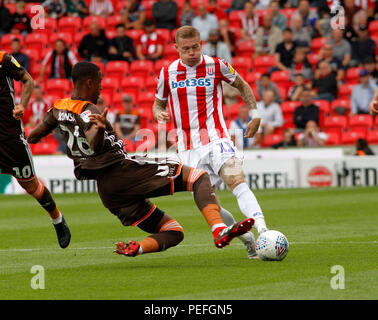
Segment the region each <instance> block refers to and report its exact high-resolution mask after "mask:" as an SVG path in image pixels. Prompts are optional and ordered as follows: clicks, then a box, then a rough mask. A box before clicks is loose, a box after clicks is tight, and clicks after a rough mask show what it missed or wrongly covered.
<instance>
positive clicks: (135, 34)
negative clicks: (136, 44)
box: [126, 29, 144, 41]
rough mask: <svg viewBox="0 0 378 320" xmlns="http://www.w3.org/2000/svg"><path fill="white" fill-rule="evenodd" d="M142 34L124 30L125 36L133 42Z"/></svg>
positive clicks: (136, 30)
mask: <svg viewBox="0 0 378 320" xmlns="http://www.w3.org/2000/svg"><path fill="white" fill-rule="evenodd" d="M143 33H144V31H143V30H139V29H132V30H126V35H127V36H128V37H130V38H131V39H133V40H134V41H136V40H138V39H139V38H140V36H141V35H142V34H143Z"/></svg>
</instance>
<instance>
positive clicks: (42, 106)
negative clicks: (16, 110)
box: [25, 85, 49, 128]
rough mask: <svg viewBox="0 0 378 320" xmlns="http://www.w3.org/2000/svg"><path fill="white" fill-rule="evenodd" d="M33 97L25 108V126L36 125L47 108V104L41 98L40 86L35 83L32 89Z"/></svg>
mask: <svg viewBox="0 0 378 320" xmlns="http://www.w3.org/2000/svg"><path fill="white" fill-rule="evenodd" d="M33 96H34V98H32V99H31V101H30V102H29V106H28V108H27V109H26V113H25V118H26V119H27V123H26V124H25V126H26V127H33V128H34V127H35V126H37V125H38V124H39V123H40V122H41V121H42V119H43V117H44V116H45V113H46V112H47V110H48V109H49V104H48V103H47V101H46V100H44V99H43V91H42V87H41V86H39V85H36V86H35V87H34V90H33Z"/></svg>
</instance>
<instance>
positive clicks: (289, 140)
mask: <svg viewBox="0 0 378 320" xmlns="http://www.w3.org/2000/svg"><path fill="white" fill-rule="evenodd" d="M296 145H297V142H296V141H295V136H294V130H293V129H292V128H286V129H285V130H284V132H283V134H282V141H281V142H279V143H276V144H274V145H272V148H274V149H283V148H287V147H295V146H296Z"/></svg>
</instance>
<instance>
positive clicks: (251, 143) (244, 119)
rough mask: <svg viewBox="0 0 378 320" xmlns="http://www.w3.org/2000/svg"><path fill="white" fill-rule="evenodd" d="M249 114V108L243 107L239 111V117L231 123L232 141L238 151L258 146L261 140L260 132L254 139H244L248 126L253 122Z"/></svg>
mask: <svg viewBox="0 0 378 320" xmlns="http://www.w3.org/2000/svg"><path fill="white" fill-rule="evenodd" d="M249 113H250V111H249V108H248V107H247V106H246V105H242V106H241V107H240V109H239V117H238V118H236V119H235V120H233V121H231V123H230V128H229V132H230V136H231V140H232V142H233V143H234V144H235V146H236V148H238V150H243V149H250V148H253V147H255V146H257V145H258V144H259V142H260V140H261V132H260V131H259V132H257V133H256V135H255V136H254V137H253V138H252V139H250V138H245V137H244V134H245V131H246V129H247V125H248V123H249V122H250V121H251V120H252V118H251V116H250V114H249Z"/></svg>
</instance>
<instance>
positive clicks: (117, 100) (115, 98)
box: [112, 91, 137, 110]
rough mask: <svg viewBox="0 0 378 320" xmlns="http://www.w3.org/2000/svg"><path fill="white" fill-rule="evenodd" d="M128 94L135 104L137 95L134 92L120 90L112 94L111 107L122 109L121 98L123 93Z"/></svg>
mask: <svg viewBox="0 0 378 320" xmlns="http://www.w3.org/2000/svg"><path fill="white" fill-rule="evenodd" d="M125 94H126V95H129V96H131V98H132V101H133V105H135V104H136V101H137V95H135V93H130V92H125V91H124V92H121V93H116V94H114V95H113V101H112V102H113V109H115V110H123V103H122V98H123V95H125Z"/></svg>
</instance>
